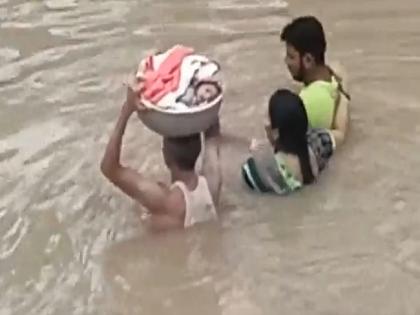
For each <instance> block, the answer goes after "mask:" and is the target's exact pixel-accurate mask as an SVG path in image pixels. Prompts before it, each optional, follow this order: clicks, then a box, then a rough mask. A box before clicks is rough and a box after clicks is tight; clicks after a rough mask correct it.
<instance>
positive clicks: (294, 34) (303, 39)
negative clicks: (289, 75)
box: [280, 16, 327, 64]
mask: <svg viewBox="0 0 420 315" xmlns="http://www.w3.org/2000/svg"><path fill="white" fill-rule="evenodd" d="M280 38H281V40H282V41H284V42H286V43H287V44H289V45H292V46H293V47H294V48H295V49H296V50H297V51H298V52H299V53H300V54H305V53H308V54H311V55H312V56H313V57H314V59H315V62H316V63H318V64H324V63H325V51H326V49H327V42H326V40H325V34H324V28H323V27H322V24H321V22H320V21H319V20H318V19H317V18H316V17H314V16H302V17H298V18H296V19H294V20H293V21H292V22H290V23H289V24H287V25H286V26H285V27H284V28H283V31H282V33H281V36H280Z"/></svg>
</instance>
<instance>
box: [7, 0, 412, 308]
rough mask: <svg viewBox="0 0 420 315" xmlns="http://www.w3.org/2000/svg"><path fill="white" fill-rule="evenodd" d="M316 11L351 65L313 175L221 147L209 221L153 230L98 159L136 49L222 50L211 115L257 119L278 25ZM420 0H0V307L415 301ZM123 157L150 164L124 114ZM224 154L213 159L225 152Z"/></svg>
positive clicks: (145, 146) (145, 137)
mask: <svg viewBox="0 0 420 315" xmlns="http://www.w3.org/2000/svg"><path fill="white" fill-rule="evenodd" d="M306 13H311V14H315V15H317V16H319V17H320V18H321V19H322V21H323V22H324V24H325V28H326V30H327V35H328V42H329V53H328V55H329V58H330V59H334V60H340V61H341V62H342V63H343V64H344V65H345V66H346V68H347V69H348V72H349V74H350V78H351V80H350V84H351V91H352V95H353V102H352V108H351V115H352V122H351V133H350V137H349V141H348V142H347V144H346V146H345V147H344V148H343V150H341V152H340V153H338V154H337V156H336V157H335V158H334V160H333V161H332V163H331V165H330V167H329V168H328V170H327V171H326V172H325V173H324V174H323V176H322V177H321V179H320V181H319V182H318V183H317V184H316V185H314V186H312V187H309V188H307V189H305V190H303V191H302V192H300V193H298V194H296V195H294V196H290V197H287V198H279V197H270V196H264V197H257V196H256V195H253V194H250V193H248V192H247V191H246V190H245V189H244V188H243V187H242V186H241V185H240V180H239V178H238V172H237V165H238V163H239V162H240V161H241V159H242V158H243V156H242V155H240V154H239V155H234V154H235V153H234V151H235V149H234V148H228V149H226V150H225V151H224V156H225V157H229V158H225V162H224V170H225V174H226V176H225V190H224V208H225V209H224V210H225V211H224V212H223V214H222V216H221V220H220V222H219V224H209V225H205V226H201V227H198V228H193V229H191V230H190V231H187V232H182V233H167V234H165V235H160V236H151V235H149V234H147V233H145V231H144V230H143V229H142V227H141V225H140V222H139V219H138V217H137V216H136V215H135V214H134V212H133V211H132V210H133V207H134V206H133V204H132V203H131V202H130V201H129V200H128V199H127V198H125V197H124V196H123V195H122V194H121V193H119V192H118V191H117V190H115V189H114V188H113V187H112V186H111V185H109V184H108V183H106V181H105V180H104V179H103V177H102V176H101V175H100V174H99V170H98V161H99V159H100V157H101V154H102V153H103V149H104V145H105V143H106V141H107V137H108V134H109V132H110V130H111V128H112V125H113V123H114V120H115V118H116V115H117V113H118V109H119V106H120V105H119V104H120V103H121V100H122V99H123V92H124V91H123V87H122V84H121V83H122V81H123V80H124V79H125V78H126V74H127V73H129V72H131V71H132V69H133V67H134V66H135V64H136V63H137V62H138V61H139V60H140V58H141V57H142V56H145V55H146V54H147V53H148V52H150V51H151V50H153V49H155V48H162V47H168V46H169V45H172V44H175V43H184V44H187V45H192V46H194V47H196V48H197V50H199V51H200V52H204V53H206V54H209V55H210V56H212V57H214V58H216V59H217V60H219V61H220V62H221V64H222V66H223V73H224V75H225V81H226V84H227V90H226V101H225V105H224V109H223V113H222V120H223V125H224V128H225V129H227V130H229V131H231V132H236V133H240V134H241V135H242V136H246V137H251V136H253V135H260V136H262V135H263V130H262V126H263V125H262V124H263V122H264V119H265V103H266V100H267V97H268V95H269V93H270V92H271V91H272V90H273V89H275V88H277V87H280V86H285V85H288V84H289V83H290V79H289V77H288V74H287V71H286V69H285V67H284V65H283V63H282V58H283V54H284V48H283V47H282V45H281V44H280V42H279V31H280V29H281V28H282V26H283V25H284V24H285V23H286V22H287V21H288V20H290V18H291V16H294V15H300V14H306ZM419 16H420V2H418V1H415V0H402V1H391V0H380V1H379V0H363V1H362V0H354V1H343V0H338V1H326V0H312V1H304V0H294V1H290V3H285V2H283V1H278V0H267V1H265V0H264V1H262V0H261V1H257V0H248V1H247V0H236V1H235V0H230V1H229V0H212V1H204V0H191V1H181V0H171V1H164V0H155V1H151V0H143V1H140V0H139V1H134V0H126V1H117V0H114V1H112V0H102V1H94V0H90V1H89V0H79V1H77V0H61V1H59V0H40V1H22V0H0V237H1V243H0V292H1V294H0V314H1V315H9V314H13V315H20V314H22V315H23V314H25V315H26V314H156V315H160V314H186V315H188V314H203V315H204V314H223V315H225V314H226V315H230V314H244V315H245V314H250V315H254V314H255V315H258V314H269V315H271V314H273V315H274V314H289V315H292V314H311V315H313V314H322V315H324V314H326V315H327V314H331V315H333V314H334V315H335V314H346V315H347V314H349V315H350V314H355V315H356V314H357V315H365V314H366V315H367V314H372V315H379V314H389V315H396V314H398V315H402V314H410V315H418V314H420V300H419V298H418V297H419V296H420V229H419V226H420V214H419V210H420V209H419V200H420V198H419V194H418V191H419V189H418V187H419V186H418V182H419V177H420V176H419V175H420V172H419V170H418V166H419V165H420V164H419V163H420V158H419V157H418V154H417V151H418V150H417V148H418V147H419V144H420V137H419V132H420V124H419V123H418V121H419V114H420V104H419V99H420V89H419V88H418V82H419V78H420V54H419V49H420V41H419V38H420V31H419V29H420V18H419ZM125 140H126V141H125V143H126V144H125V155H124V159H125V160H127V161H128V162H129V163H131V164H132V165H134V166H136V167H138V168H139V169H141V170H147V172H149V173H150V174H152V175H153V174H154V175H157V176H159V175H160V176H162V175H163V174H164V169H163V167H162V159H161V155H160V151H159V150H160V141H159V138H158V137H157V136H156V135H154V134H153V133H151V132H150V131H148V130H146V129H145V128H144V127H142V126H141V124H140V123H138V122H137V121H136V120H135V119H133V121H131V123H130V126H129V130H128V131H127V137H126V139H125ZM231 156H232V157H233V156H234V157H235V158H230V157H231Z"/></svg>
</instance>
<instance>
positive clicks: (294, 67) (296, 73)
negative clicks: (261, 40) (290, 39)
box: [284, 44, 305, 82]
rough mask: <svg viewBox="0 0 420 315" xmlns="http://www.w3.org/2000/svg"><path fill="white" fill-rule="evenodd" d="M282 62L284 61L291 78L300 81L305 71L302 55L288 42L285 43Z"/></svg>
mask: <svg viewBox="0 0 420 315" xmlns="http://www.w3.org/2000/svg"><path fill="white" fill-rule="evenodd" d="M284 62H285V63H286V65H287V68H288V69H289V72H290V74H291V75H292V77H293V79H294V80H296V81H299V82H302V81H303V77H304V73H305V69H304V65H303V60H302V56H301V55H300V53H299V52H298V51H297V50H296V49H295V48H294V47H293V46H292V45H290V44H286V56H285V58H284Z"/></svg>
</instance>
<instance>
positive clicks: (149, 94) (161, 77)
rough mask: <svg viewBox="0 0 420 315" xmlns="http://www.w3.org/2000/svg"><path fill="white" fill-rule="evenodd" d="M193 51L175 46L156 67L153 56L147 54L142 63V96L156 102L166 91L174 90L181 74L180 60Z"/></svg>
mask: <svg viewBox="0 0 420 315" xmlns="http://www.w3.org/2000/svg"><path fill="white" fill-rule="evenodd" d="M193 52H194V50H193V49H192V48H189V47H184V46H176V47H175V48H174V49H173V50H172V51H171V52H170V53H169V55H168V56H167V57H166V59H165V60H164V61H163V62H162V63H161V64H160V66H159V67H158V68H157V69H156V67H155V66H154V63H153V56H149V57H148V58H147V59H146V62H145V65H144V81H143V88H142V96H143V97H144V98H145V99H147V100H149V101H150V102H152V103H154V104H156V103H157V102H159V101H160V100H161V99H162V97H164V96H165V95H166V94H167V93H170V92H173V91H175V90H176V89H177V88H178V84H179V79H180V76H181V64H182V60H183V59H184V58H185V57H186V56H188V55H190V54H192V53H193Z"/></svg>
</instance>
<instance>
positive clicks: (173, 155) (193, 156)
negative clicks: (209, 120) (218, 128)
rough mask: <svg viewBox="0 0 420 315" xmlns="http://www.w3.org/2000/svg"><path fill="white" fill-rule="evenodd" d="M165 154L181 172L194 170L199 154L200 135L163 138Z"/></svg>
mask: <svg viewBox="0 0 420 315" xmlns="http://www.w3.org/2000/svg"><path fill="white" fill-rule="evenodd" d="M163 141H164V146H165V154H166V155H167V158H168V159H170V160H171V161H173V162H174V163H175V164H176V165H177V166H178V167H179V168H180V169H181V170H184V171H191V170H194V168H195V164H196V162H197V159H198V156H199V155H200V152H201V137H200V134H193V135H190V136H186V137H176V138H172V137H170V138H164V139H163Z"/></svg>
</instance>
